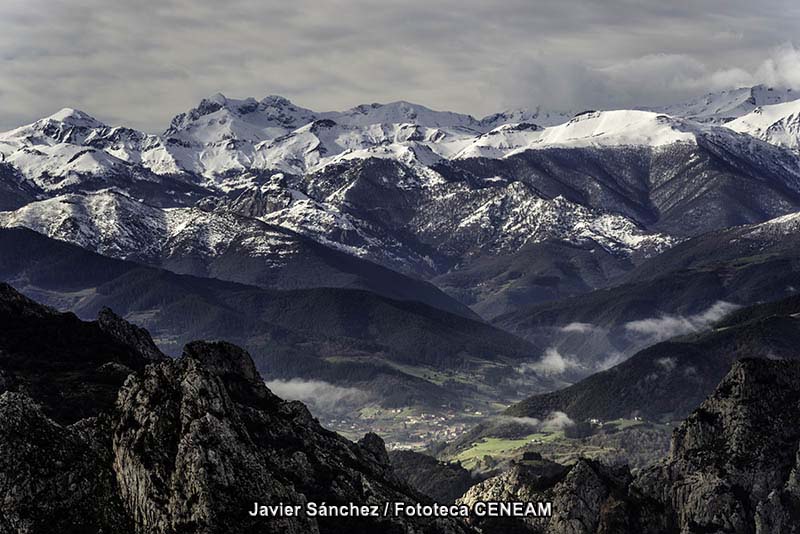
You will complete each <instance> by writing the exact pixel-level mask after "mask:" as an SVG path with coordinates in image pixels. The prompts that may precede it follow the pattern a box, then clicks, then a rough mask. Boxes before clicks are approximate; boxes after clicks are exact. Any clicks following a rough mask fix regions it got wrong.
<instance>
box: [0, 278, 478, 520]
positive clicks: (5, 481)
mask: <svg viewBox="0 0 800 534" xmlns="http://www.w3.org/2000/svg"><path fill="white" fill-rule="evenodd" d="M0 315H2V317H0V320H2V321H6V320H8V321H11V325H12V326H13V328H11V329H3V330H2V331H0V354H2V360H0V364H2V369H3V377H4V378H3V384H5V385H4V387H5V388H6V389H7V390H6V391H5V392H3V393H2V396H0V429H2V430H3V431H2V432H0V502H2V503H3V507H2V509H1V510H0V533H1V534H7V533H8V534H11V533H20V532H25V533H30V534H35V533H49V532H67V533H76V534H77V533H81V534H91V533H97V534H100V533H112V532H113V533H115V532H126V533H137V534H144V533H147V534H155V533H163V534H167V533H169V534H177V533H189V532H192V533H217V532H219V533H223V532H224V533H229V532H230V533H237V534H238V533H256V532H258V533H270V532H276V533H277V532H280V533H282V534H292V533H297V534H306V533H315V532H318V533H340V532H341V533H344V532H378V531H380V532H386V533H398V534H399V533H404V532H419V533H438V532H441V533H451V532H452V533H458V532H467V531H468V528H467V527H466V526H464V525H462V524H460V523H457V522H455V521H452V520H442V521H437V520H425V519H407V518H392V517H389V518H382V517H378V518H371V517H370V518H361V519H356V518H352V519H350V518H342V517H337V518H312V517H306V516H304V515H300V516H299V517H291V518H282V519H281V518H278V519H275V518H264V517H252V516H250V515H249V514H248V512H249V511H250V510H252V509H253V507H254V502H259V503H262V504H277V503H280V502H283V503H287V504H299V505H303V504H304V503H306V502H309V501H316V502H319V503H321V502H325V503H328V504H331V505H337V504H339V505H341V504H347V503H350V502H353V503H356V504H382V503H384V502H386V501H405V502H408V503H413V502H415V501H418V500H419V499H422V498H423V497H422V496H421V495H420V494H418V493H416V492H415V491H414V490H412V489H411V488H410V487H409V486H407V485H406V484H405V483H403V482H402V481H400V480H399V479H398V478H397V477H396V476H395V475H394V474H393V472H392V469H391V465H390V463H389V459H388V455H387V453H386V450H385V447H384V445H383V441H382V440H381V439H380V438H379V437H378V436H375V435H367V436H366V437H365V438H364V439H363V440H362V441H361V442H360V443H358V444H356V443H352V442H350V441H348V440H346V439H344V438H342V437H341V436H339V435H338V434H335V433H333V432H330V431H327V430H325V429H324V428H322V427H321V426H320V425H319V423H318V422H317V420H316V419H314V418H313V417H312V416H311V414H310V413H309V412H308V410H307V409H306V408H305V406H304V405H303V404H301V403H299V402H286V401H283V400H282V399H280V398H278V397H277V396H275V395H274V394H272V393H271V392H270V391H269V390H268V389H267V388H266V387H265V386H264V385H263V382H262V381H261V378H260V377H259V375H258V373H257V372H256V369H255V366H254V364H253V361H252V360H251V359H250V357H249V355H248V354H247V353H246V352H245V351H243V350H242V349H240V348H238V347H236V346H233V345H230V344H227V343H205V342H195V343H191V344H189V345H188V346H187V347H186V349H185V351H184V354H183V356H182V357H181V358H179V359H177V360H171V359H164V358H160V357H158V356H159V355H158V354H157V353H154V352H153V350H152V348H153V346H152V341H151V340H150V339H149V336H147V335H146V332H144V331H142V330H138V329H136V328H135V327H132V326H131V325H127V324H126V323H124V322H123V321H122V320H121V319H119V318H117V317H116V316H113V315H112V314H111V313H110V312H104V313H103V315H102V316H101V320H100V321H99V322H98V323H84V322H81V321H79V320H78V319H77V318H75V317H74V316H73V315H71V314H59V313H56V312H53V311H52V310H49V309H47V308H44V307H41V306H39V305H37V304H35V303H33V302H32V301H30V300H28V299H26V298H24V297H21V296H20V295H19V294H17V293H16V292H14V291H13V290H12V289H11V288H10V287H8V286H0ZM12 317H16V320H15V321H12V320H11V319H12ZM4 324H5V323H4ZM26 343H27V344H26ZM59 350H60V351H63V352H62V353H61V354H59V353H58V352H57V351H59ZM39 351H43V352H39ZM56 356H58V359H56ZM98 367H99V368H105V369H106V371H105V372H104V373H105V374H103V373H99V374H98V371H97V369H98ZM66 375H70V378H69V379H67V378H65V377H66ZM9 376H10V377H11V379H10V380H9V379H8V377H9ZM101 378H105V382H103V381H102V380H101ZM48 384H49V385H52V386H53V388H54V389H53V390H48V389H47V387H48ZM112 391H113V397H114V398H113V399H112V400H111V401H110V402H109V397H110V396H111V393H112ZM59 403H66V404H68V405H70V409H69V410H61V409H59V407H58V404H59Z"/></svg>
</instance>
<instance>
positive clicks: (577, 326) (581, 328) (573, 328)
mask: <svg viewBox="0 0 800 534" xmlns="http://www.w3.org/2000/svg"><path fill="white" fill-rule="evenodd" d="M594 330H595V327H594V326H593V325H591V324H589V323H569V324H568V325H567V326H564V327H562V328H561V331H562V332H568V333H572V332H575V333H578V334H586V333H588V332H592V331H594Z"/></svg>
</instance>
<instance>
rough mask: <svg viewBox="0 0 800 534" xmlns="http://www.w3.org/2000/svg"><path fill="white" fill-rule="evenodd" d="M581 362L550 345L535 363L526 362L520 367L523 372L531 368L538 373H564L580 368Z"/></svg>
mask: <svg viewBox="0 0 800 534" xmlns="http://www.w3.org/2000/svg"><path fill="white" fill-rule="evenodd" d="M580 368H581V364H580V363H579V362H578V361H577V360H575V359H574V358H572V357H570V356H562V355H561V353H560V352H558V349H556V348H554V347H550V348H548V349H547V350H545V351H544V355H543V356H542V358H541V359H540V360H539V361H537V362H533V363H525V364H523V365H522V366H521V367H520V371H521V372H523V373H524V372H525V371H527V370H531V371H533V372H535V373H537V374H540V375H544V376H549V375H562V374H564V373H565V372H567V371H572V370H576V369H580Z"/></svg>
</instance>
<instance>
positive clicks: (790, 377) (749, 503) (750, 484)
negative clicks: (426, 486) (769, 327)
mask: <svg viewBox="0 0 800 534" xmlns="http://www.w3.org/2000/svg"><path fill="white" fill-rule="evenodd" d="M798 384H800V363H798V362H797V361H772V360H761V359H746V360H741V361H739V362H737V363H736V364H735V365H734V367H733V368H732V369H731V371H730V372H729V373H728V375H727V376H726V377H725V378H724V379H723V381H722V382H721V383H720V385H719V386H718V387H717V389H716V391H715V392H714V393H713V394H712V395H711V396H709V398H708V399H707V400H706V401H705V402H704V403H703V404H702V405H701V406H700V408H698V409H697V410H695V411H694V413H692V415H690V416H689V417H688V418H687V419H686V421H685V422H684V423H683V424H682V425H681V426H680V427H679V428H678V429H676V431H675V433H674V435H673V441H672V449H671V452H670V456H669V457H668V458H667V459H665V460H663V461H662V462H660V463H658V464H656V465H655V466H653V467H651V468H648V469H646V470H644V471H642V472H640V473H638V474H637V475H636V476H631V475H630V473H629V472H628V471H627V469H625V468H616V469H611V468H608V467H605V466H603V465H602V464H599V463H597V462H593V461H590V460H580V461H578V462H577V463H576V464H575V465H574V466H573V467H572V468H570V469H569V471H568V472H567V473H566V475H564V476H563V477H560V478H556V479H549V480H543V479H542V477H541V476H537V473H536V472H535V471H531V470H530V469H529V468H526V467H525V466H524V465H517V466H515V467H514V468H513V469H512V470H510V471H508V472H506V473H504V474H502V475H499V476H497V477H494V478H492V479H489V480H487V481H485V482H483V483H482V484H479V485H477V486H475V487H473V488H472V489H470V490H469V491H468V492H467V493H466V494H465V495H464V497H462V501H463V502H467V503H470V502H475V501H477V500H481V499H483V500H486V499H503V500H505V499H513V500H532V501H537V500H545V501H552V507H553V512H554V514H553V517H552V518H550V519H542V518H538V519H534V520H528V521H527V523H526V524H522V523H521V522H520V521H517V522H516V523H514V528H517V529H521V528H524V529H525V530H522V531H527V532H546V533H548V534H562V533H564V534H566V533H570V534H577V533H586V534H589V533H601V532H603V533H612V532H613V533H618V534H619V533H631V534H633V533H639V534H642V533H653V534H655V533H679V532H680V533H682V534H683V533H704V534H722V533H736V534H767V533H796V532H800V521H799V519H800V484H798V473H800V430H798V429H800V389H798ZM487 526H488V525H483V527H484V528H486V527H487Z"/></svg>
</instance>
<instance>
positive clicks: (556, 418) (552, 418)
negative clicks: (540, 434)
mask: <svg viewBox="0 0 800 534" xmlns="http://www.w3.org/2000/svg"><path fill="white" fill-rule="evenodd" d="M500 420H501V421H505V422H511V423H518V424H522V425H526V426H530V427H531V428H533V429H535V430H545V431H548V432H554V431H557V430H563V429H565V428H567V427H570V426H573V425H575V421H573V420H572V419H570V417H569V416H568V415H567V414H565V413H564V412H560V411H557V410H556V411H553V412H550V414H549V415H548V416H547V417H546V418H545V419H544V420H542V419H537V418H536V417H508V416H500Z"/></svg>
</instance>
